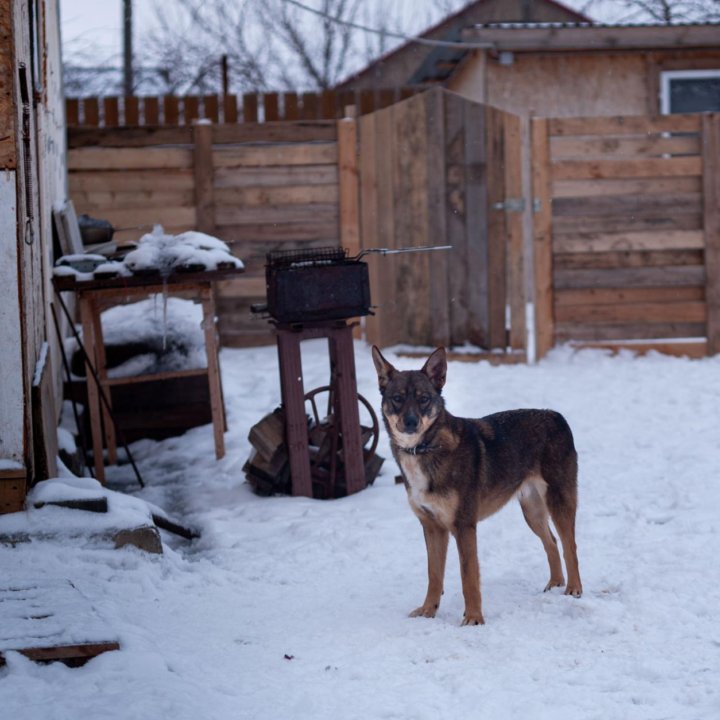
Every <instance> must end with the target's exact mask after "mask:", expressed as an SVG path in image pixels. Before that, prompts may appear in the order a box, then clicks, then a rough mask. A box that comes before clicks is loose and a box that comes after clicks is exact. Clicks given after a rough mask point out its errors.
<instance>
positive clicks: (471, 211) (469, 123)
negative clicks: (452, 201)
mask: <svg viewBox="0 0 720 720" xmlns="http://www.w3.org/2000/svg"><path fill="white" fill-rule="evenodd" d="M486 114H487V109H486V107H485V106H484V105H479V104H478V103H471V102H464V103H463V105H462V123H463V127H464V147H463V149H462V174H463V181H464V183H465V201H464V209H465V236H466V237H465V242H466V245H467V280H466V283H465V286H466V292H467V305H468V327H467V340H468V341H469V342H470V343H472V344H474V345H477V346H478V347H488V346H489V325H490V306H489V283H490V278H489V263H488V214H489V212H490V211H489V207H490V204H489V199H488V179H487V174H486V169H487V144H486V141H485V136H486V127H485V126H486Z"/></svg>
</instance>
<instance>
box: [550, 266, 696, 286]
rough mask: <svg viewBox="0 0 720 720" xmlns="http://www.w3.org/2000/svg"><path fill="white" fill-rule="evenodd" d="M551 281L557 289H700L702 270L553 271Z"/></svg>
mask: <svg viewBox="0 0 720 720" xmlns="http://www.w3.org/2000/svg"><path fill="white" fill-rule="evenodd" d="M553 280H554V285H555V288H557V289H571V288H593V287H597V288H600V287H605V288H619V287H673V286H680V285H704V284H705V268H703V267H694V266H679V267H653V268H618V269H611V270H556V271H554V272H553Z"/></svg>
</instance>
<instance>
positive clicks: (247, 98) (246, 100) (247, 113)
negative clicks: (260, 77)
mask: <svg viewBox="0 0 720 720" xmlns="http://www.w3.org/2000/svg"><path fill="white" fill-rule="evenodd" d="M242 116H243V121H244V122H253V123H254V122H257V121H258V96H257V93H244V94H243V96H242Z"/></svg>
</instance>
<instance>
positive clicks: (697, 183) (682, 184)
mask: <svg viewBox="0 0 720 720" xmlns="http://www.w3.org/2000/svg"><path fill="white" fill-rule="evenodd" d="M700 192H702V180H701V178H699V177H692V176H691V177H671V178H637V179H634V178H631V179H620V180H617V179H612V178H611V179H604V180H556V181H555V182H553V184H552V193H553V198H566V197H577V198H581V197H582V198H587V197H596V196H602V195H616V196H617V195H656V194H667V195H673V194H681V193H700Z"/></svg>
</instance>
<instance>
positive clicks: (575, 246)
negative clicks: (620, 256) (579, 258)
mask: <svg viewBox="0 0 720 720" xmlns="http://www.w3.org/2000/svg"><path fill="white" fill-rule="evenodd" d="M704 247H705V238H704V236H703V232H702V230H664V231H662V232H658V231H652V232H619V233H609V234H605V233H578V234H576V235H562V236H559V237H556V238H554V239H553V250H554V251H555V253H588V252H592V253H603V252H615V251H618V252H620V251H622V252H639V251H653V250H702V249H703V248H704Z"/></svg>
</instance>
